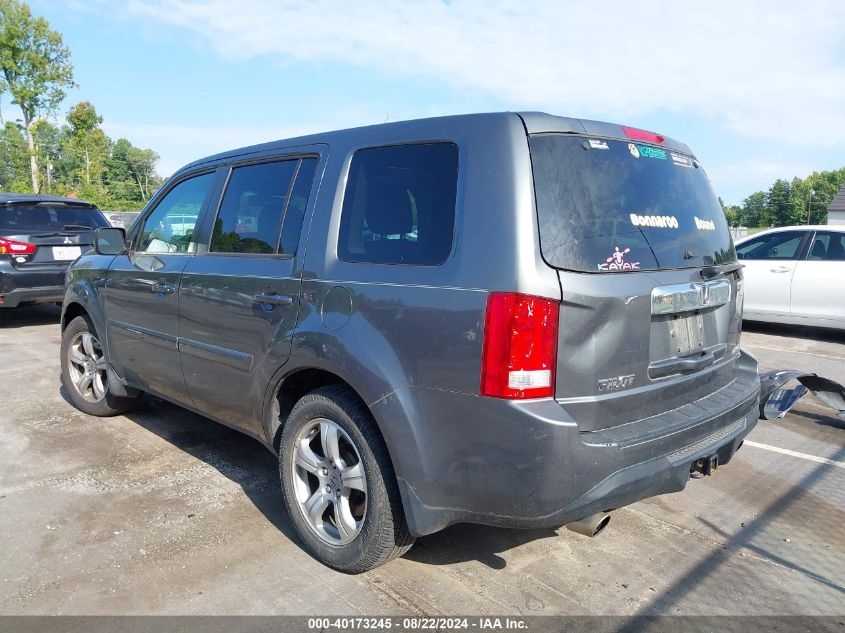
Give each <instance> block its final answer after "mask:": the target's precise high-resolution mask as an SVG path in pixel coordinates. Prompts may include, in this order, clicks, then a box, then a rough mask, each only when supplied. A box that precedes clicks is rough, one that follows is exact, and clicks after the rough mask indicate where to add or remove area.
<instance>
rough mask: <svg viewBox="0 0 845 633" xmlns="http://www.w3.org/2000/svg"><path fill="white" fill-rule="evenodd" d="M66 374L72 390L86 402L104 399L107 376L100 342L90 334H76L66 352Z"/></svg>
mask: <svg viewBox="0 0 845 633" xmlns="http://www.w3.org/2000/svg"><path fill="white" fill-rule="evenodd" d="M67 355H68V358H67V361H68V373H69V374H70V380H71V383H72V385H73V388H74V389H76V391H77V393H79V395H80V396H82V397H83V398H84V399H85V400H87V401H88V402H99V401H100V400H102V399H103V398H105V397H106V390H107V385H108V376H107V374H106V359H105V358H104V357H103V348H102V347H101V346H100V341H98V340H97V337H96V336H94V335H93V334H91V333H90V332H78V333H77V334H76V335H75V336H74V337H73V339H72V340H71V342H70V345H69V346H68V352H67Z"/></svg>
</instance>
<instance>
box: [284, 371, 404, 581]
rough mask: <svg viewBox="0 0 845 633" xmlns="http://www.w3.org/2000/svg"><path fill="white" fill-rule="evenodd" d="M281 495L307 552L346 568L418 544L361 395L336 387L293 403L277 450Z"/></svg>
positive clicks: (368, 564) (371, 563) (358, 568)
mask: <svg viewBox="0 0 845 633" xmlns="http://www.w3.org/2000/svg"><path fill="white" fill-rule="evenodd" d="M279 470H280V474H281V480H282V493H283V496H284V500H285V505H286V506H287V510H288V513H289V514H290V517H291V521H292V522H293V524H294V527H295V528H296V531H297V533H298V534H299V537H300V538H301V539H302V541H303V543H304V544H305V547H306V549H307V550H308V551H309V552H310V553H311V554H312V555H313V556H314V557H315V558H317V559H318V560H319V561H320V562H322V563H324V564H325V565H328V566H329V567H332V568H333V569H337V570H338V571H342V572H346V573H361V572H364V571H368V570H370V569H374V568H376V567H378V566H380V565H383V564H384V563H386V562H388V561H390V560H391V559H393V558H396V557H398V556H402V554H404V553H405V552H407V551H408V549H410V547H411V546H412V545H413V544H414V537H413V536H411V533H410V532H409V531H408V524H407V522H406V521H405V514H404V511H403V509H402V500H401V498H400V495H399V487H398V485H397V483H396V475H395V474H394V471H393V465H392V463H391V461H390V457H389V455H388V453H387V447H386V446H385V444H384V439H383V438H382V436H381V433H380V432H379V430H378V427H377V426H376V424H375V421H374V420H373V418H372V415H371V414H370V411H369V410H368V409H367V407H366V406H365V405H364V403H363V402H361V400H360V399H359V398H358V397H357V395H356V394H355V393H354V392H353V391H351V390H350V389H349V388H348V387H345V386H342V385H332V386H328V387H323V388H320V389H317V390H315V391H312V392H311V393H309V394H308V395H306V396H304V397H303V398H302V399H300V400H299V402H297V403H296V406H294V408H293V411H291V413H290V416H289V417H288V420H287V422H286V423H285V427H284V430H283V431H282V438H281V443H280V447H279Z"/></svg>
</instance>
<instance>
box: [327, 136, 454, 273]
mask: <svg viewBox="0 0 845 633" xmlns="http://www.w3.org/2000/svg"><path fill="white" fill-rule="evenodd" d="M457 187H458V147H457V145H454V144H452V143H427V144H418V145H398V146H391V147H376V148H370V149H363V150H359V151H357V152H355V155H354V156H353V157H352V163H351V165H350V167H349V177H348V180H347V185H346V193H345V195H344V198H343V210H342V212H341V220H340V236H339V237H340V239H339V241H338V255H339V256H340V259H342V260H345V261H349V262H371V263H375V264H415V265H423V266H433V265H437V264H442V263H443V262H444V261H445V260H446V258H447V257H448V256H449V252H450V251H451V250H452V236H453V233H454V226H455V197H456V194H457Z"/></svg>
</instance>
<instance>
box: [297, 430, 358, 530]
mask: <svg viewBox="0 0 845 633" xmlns="http://www.w3.org/2000/svg"><path fill="white" fill-rule="evenodd" d="M291 469H292V472H293V487H294V494H295V495H296V501H297V505H298V506H299V510H300V512H301V513H302V516H303V517H304V518H305V521H306V523H307V524H308V526H309V527H310V528H311V529H312V530H313V531H314V532H315V533H316V534H317V536H319V537H320V538H321V539H322V540H323V541H325V542H326V543H328V544H330V545H345V544H347V543H350V542H351V541H353V540H354V539H355V537H357V536H358V534H360V532H361V528H362V527H363V525H364V519H365V517H366V512H367V479H366V475H365V474H364V464H363V462H362V461H361V455H360V454H359V452H358V449H357V448H356V447H355V444H354V443H353V442H352V439H351V438H350V437H349V435H348V434H347V433H346V431H344V430H343V429H342V428H341V427H340V426H339V425H338V424H337V423H336V422H333V421H331V420H327V419H325V418H316V419H314V420H311V421H310V422H309V423H308V424H307V425H305V427H304V428H303V429H302V430H301V431H300V432H299V434H298V435H297V436H296V442H295V445H294V450H293V451H292V464H291Z"/></svg>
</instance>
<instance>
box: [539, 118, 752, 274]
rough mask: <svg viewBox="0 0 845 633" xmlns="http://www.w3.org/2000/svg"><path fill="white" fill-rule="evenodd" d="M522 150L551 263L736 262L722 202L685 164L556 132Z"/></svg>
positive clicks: (639, 148) (652, 265) (670, 156)
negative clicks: (530, 171) (531, 173)
mask: <svg viewBox="0 0 845 633" xmlns="http://www.w3.org/2000/svg"><path fill="white" fill-rule="evenodd" d="M529 144H530V148H531V162H532V165H533V169H534V188H535V193H536V198H537V214H538V218H539V224H540V243H541V248H542V252H543V257H544V258H545V259H546V261H547V262H548V263H549V264H551V265H552V266H555V267H557V268H565V269H568V270H577V271H584V272H625V271H635V270H656V269H666V268H691V267H698V266H707V265H713V264H721V263H724V262H732V261H735V260H736V254H735V253H734V249H733V243H732V242H731V237H730V232H729V231H728V226H727V222H726V221H725V216H724V213H723V212H722V208H721V205H720V204H719V201H718V200H717V199H716V196H715V195H714V194H713V190H712V189H711V187H710V182H709V181H708V180H707V176H706V175H705V174H704V171H703V170H702V169H701V168H700V167H698V164H697V163H696V162H695V161H694V160H693V159H692V158H691V157H689V156H687V155H685V154H679V153H677V152H672V151H669V150H667V149H662V148H658V147H653V146H651V145H645V144H642V143H628V142H625V141H611V140H605V139H597V138H588V137H583V136H574V135H562V134H542V135H534V136H531V137H530V140H529Z"/></svg>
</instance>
